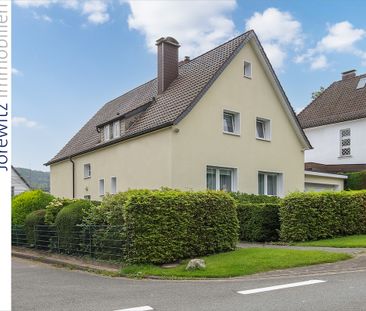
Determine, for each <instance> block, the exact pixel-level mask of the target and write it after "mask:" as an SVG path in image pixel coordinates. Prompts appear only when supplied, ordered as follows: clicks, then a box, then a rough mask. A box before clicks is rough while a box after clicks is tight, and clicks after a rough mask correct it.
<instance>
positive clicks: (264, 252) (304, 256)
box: [121, 248, 351, 278]
mask: <svg viewBox="0 0 366 311" xmlns="http://www.w3.org/2000/svg"><path fill="white" fill-rule="evenodd" d="M349 258H351V256H350V255H347V254H340V253H330V252H324V251H301V250H287V249H272V248H243V249H239V250H236V251H232V252H228V253H222V254H216V255H212V256H208V257H203V259H205V261H206V269H205V270H195V271H186V270H185V267H186V265H187V262H188V261H187V260H185V261H183V262H182V263H181V264H180V265H178V266H177V267H174V268H162V267H160V266H154V265H131V266H127V267H124V268H122V269H121V274H122V275H124V276H130V277H144V276H159V277H162V278H221V277H235V276H242V275H249V274H254V273H258V272H265V271H269V270H276V269H286V268H291V267H300V266H308V265H314V264H320V263H328V262H335V261H339V260H345V259H349Z"/></svg>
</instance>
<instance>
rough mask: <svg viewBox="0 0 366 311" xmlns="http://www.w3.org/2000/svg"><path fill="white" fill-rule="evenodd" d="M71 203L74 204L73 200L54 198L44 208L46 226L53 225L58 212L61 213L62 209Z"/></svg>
mask: <svg viewBox="0 0 366 311" xmlns="http://www.w3.org/2000/svg"><path fill="white" fill-rule="evenodd" d="M72 202H75V200H73V199H66V198H55V199H53V200H52V201H51V202H50V203H48V205H47V206H46V215H45V223H46V224H48V225H53V224H54V222H55V220H56V216H57V214H58V213H59V211H61V210H62V208H63V207H65V206H66V205H69V204H71V203H72Z"/></svg>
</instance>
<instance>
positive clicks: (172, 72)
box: [156, 37, 180, 94]
mask: <svg viewBox="0 0 366 311" xmlns="http://www.w3.org/2000/svg"><path fill="white" fill-rule="evenodd" d="M156 45H157V46H158V94H161V93H163V92H164V91H165V90H166V89H167V88H168V87H169V85H170V83H172V82H173V81H174V80H175V78H176V77H178V49H179V47H180V45H179V43H178V41H177V40H175V39H174V38H172V37H166V38H160V39H159V40H157V41H156Z"/></svg>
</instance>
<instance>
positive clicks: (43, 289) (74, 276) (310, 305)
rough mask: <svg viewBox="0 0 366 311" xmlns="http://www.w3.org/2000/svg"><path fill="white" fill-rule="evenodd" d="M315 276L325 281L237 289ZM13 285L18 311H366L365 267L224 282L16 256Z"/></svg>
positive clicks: (15, 306) (14, 301)
mask: <svg viewBox="0 0 366 311" xmlns="http://www.w3.org/2000/svg"><path fill="white" fill-rule="evenodd" d="M314 279H316V280H321V281H325V282H322V283H317V284H312V285H307V286H298V287H292V288H285V289H276V290H272V291H267V292H260V293H254V294H247V295H243V294H239V293H238V291H245V290H250V289H257V288H263V287H269V286H277V285H284V284H289V283H291V284H292V283H295V282H303V281H309V280H314ZM12 284H13V285H12V287H13V289H12V290H13V296H12V297H13V309H12V310H19V311H33V310H34V311H115V310H123V309H128V308H136V307H142V306H150V307H151V308H152V309H153V310H157V311H158V310H161V311H163V310H165V311H168V310H169V311H179V310H184V311H196V310H197V311H214V310H220V311H224V310H225V311H239V310H240V311H244V310H245V311H247V310H266V311H267V310H269V311H270V310H276V311H279V310H281V311H286V310H291V311H294V310H327V311H329V310H332V311H335V310H342V311H343V310H347V311H350V310H355V311H356V310H357V311H362V310H366V270H364V271H358V272H350V273H340V274H331V275H319V276H314V275H312V276H295V277H284V278H267V279H254V278H242V279H234V280H225V281H218V280H216V281H160V280H129V279H124V278H109V277H103V276H99V275H94V274H89V273H86V272H79V271H70V270H65V269H61V268H55V267H53V266H50V265H46V264H42V263H38V262H33V261H28V260H23V259H19V258H14V259H13V283H12ZM136 310H144V309H136ZM146 310H147V309H146ZM150 310H151V309H150Z"/></svg>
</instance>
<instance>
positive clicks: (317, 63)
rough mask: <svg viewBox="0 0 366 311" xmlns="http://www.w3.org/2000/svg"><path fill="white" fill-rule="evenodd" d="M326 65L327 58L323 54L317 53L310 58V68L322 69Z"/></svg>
mask: <svg viewBox="0 0 366 311" xmlns="http://www.w3.org/2000/svg"><path fill="white" fill-rule="evenodd" d="M326 67H328V59H327V57H326V56H325V55H318V56H316V57H314V58H313V59H312V62H311V65H310V68H311V69H313V70H317V69H324V68H326Z"/></svg>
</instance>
